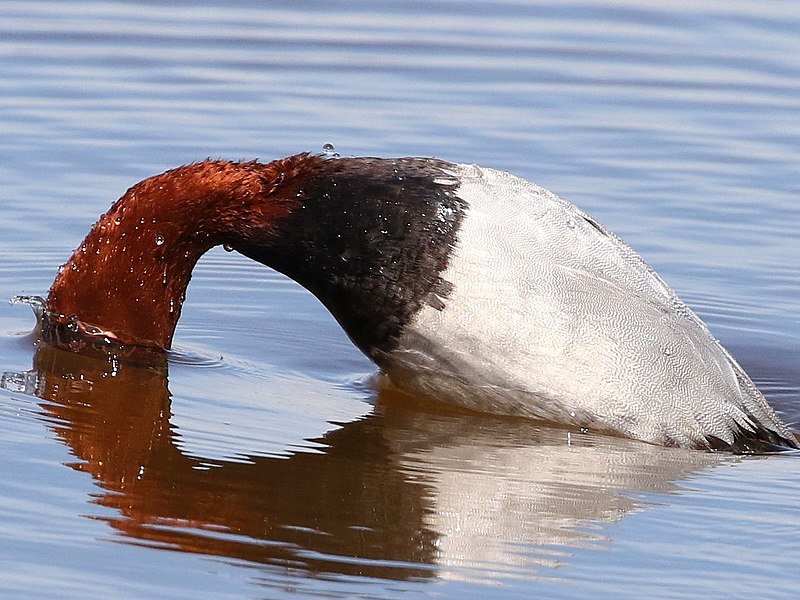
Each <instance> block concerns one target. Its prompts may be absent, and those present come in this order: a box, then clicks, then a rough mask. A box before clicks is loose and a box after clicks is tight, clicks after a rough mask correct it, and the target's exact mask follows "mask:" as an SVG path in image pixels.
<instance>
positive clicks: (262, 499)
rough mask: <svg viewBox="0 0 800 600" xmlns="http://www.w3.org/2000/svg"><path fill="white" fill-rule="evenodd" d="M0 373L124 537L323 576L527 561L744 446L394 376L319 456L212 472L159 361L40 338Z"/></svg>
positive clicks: (592, 531) (466, 572)
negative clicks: (31, 405) (463, 401)
mask: <svg viewBox="0 0 800 600" xmlns="http://www.w3.org/2000/svg"><path fill="white" fill-rule="evenodd" d="M112 375H113V376H112ZM4 380H6V381H17V382H27V383H28V388H27V389H28V390H29V391H32V392H34V393H35V394H36V395H37V396H38V397H40V398H41V399H42V400H43V402H42V403H41V407H42V409H43V414H44V416H45V418H46V422H47V423H48V425H49V426H50V427H52V428H53V430H54V431H55V432H56V434H57V435H58V437H59V439H61V440H62V441H63V442H64V443H65V444H66V445H67V446H68V447H69V448H70V449H71V451H72V453H74V455H75V456H76V457H77V461H76V462H75V463H74V464H72V465H71V466H72V467H73V468H75V469H78V470H80V471H83V472H87V473H89V474H91V476H92V477H93V478H94V479H95V480H96V482H97V484H98V485H99V486H100V487H101V488H102V490H103V491H102V493H100V494H99V495H98V496H97V497H96V500H95V501H96V502H97V503H99V504H101V505H103V506H106V507H109V508H111V509H113V510H114V514H113V515H112V516H103V517H102V518H104V519H107V520H108V522H109V524H110V525H111V526H112V527H114V528H115V529H116V530H117V531H119V532H120V533H121V534H122V535H123V536H125V537H128V538H131V539H132V540H133V541H135V542H136V543H140V542H143V543H145V544H147V545H152V546H155V547H159V548H169V549H173V550H177V551H183V552H193V553H201V554H207V555H216V556H224V557H230V558H237V559H244V560H247V561H250V562H253V563H260V564H271V565H281V566H284V567H292V568H303V569H308V570H310V571H314V572H323V573H343V574H351V575H356V574H358V575H365V576H370V577H382V578H407V577H414V578H427V577H433V576H437V577H438V576H447V577H481V578H490V579H492V578H494V576H493V575H492V570H493V569H498V570H499V572H498V574H497V577H503V576H506V575H507V574H508V572H509V570H511V571H513V570H515V569H523V570H524V572H526V573H528V574H530V571H531V568H534V569H535V568H536V567H537V565H538V566H540V567H541V566H547V565H549V564H551V562H552V558H553V556H554V552H557V548H563V549H569V548H572V547H577V546H583V545H585V544H586V543H587V542H589V541H597V539H598V533H597V529H596V528H587V527H585V524H586V521H595V522H601V523H602V522H614V521H617V520H619V519H620V518H621V517H623V516H624V515H625V514H627V513H628V512H630V511H631V510H634V509H635V508H637V502H636V501H635V500H633V499H632V498H631V497H630V495H628V493H627V492H629V491H633V492H640V491H647V492H665V491H669V490H672V489H674V486H673V484H672V481H674V480H676V479H680V478H683V477H686V476H687V475H689V474H690V473H693V472H696V471H697V470H699V469H702V468H704V467H706V466H710V465H714V464H718V463H719V462H720V461H721V460H723V461H727V460H731V457H725V456H723V455H714V454H709V453H701V452H691V451H686V450H679V449H676V450H665V449H661V448H658V447H655V446H650V445H646V444H637V443H634V442H630V441H628V440H622V439H614V438H603V437H595V436H591V435H578V436H572V438H571V439H570V437H569V436H568V434H567V432H564V431H563V430H558V429H548V428H542V427H539V426H537V425H535V424H533V423H531V422H529V421H526V420H524V419H520V420H510V419H493V418H491V417H484V416H480V415H470V414H446V415H441V414H432V413H426V414H423V413H421V412H420V411H418V410H409V409H407V408H405V407H404V406H403V404H404V403H403V402H402V401H401V400H400V401H398V399H396V398H393V396H392V394H393V392H392V391H391V390H381V392H380V396H381V398H380V400H379V403H378V404H379V407H378V409H377V410H376V412H375V413H374V414H372V415H371V416H369V417H367V418H365V419H362V420H358V421H355V422H352V423H347V424H345V425H344V426H342V427H341V428H339V429H336V430H334V431H332V432H329V433H327V434H326V435H325V436H324V437H323V438H321V439H319V440H317V441H318V442H319V446H318V450H317V451H315V452H313V453H304V452H300V453H294V454H291V455H290V456H288V458H287V457H285V456H284V457H280V458H272V457H267V456H257V455H256V456H248V457H247V458H246V460H245V461H242V460H241V459H240V460H238V461H236V462H228V461H218V462H217V464H216V466H214V467H213V468H210V469H209V468H204V466H205V465H206V463H205V461H204V460H202V459H197V458H192V457H190V456H187V455H185V454H183V453H181V451H180V450H179V448H178V446H177V445H176V444H177V443H178V442H179V438H180V435H181V432H180V431H177V430H176V429H175V427H174V426H173V425H171V423H170V415H171V406H170V400H169V391H168V389H167V377H166V370H165V368H163V366H162V368H158V369H154V368H149V369H141V368H133V367H129V366H127V365H124V364H123V365H116V364H113V363H109V362H107V361H104V360H98V359H93V358H88V357H84V356H80V355H77V354H73V353H69V352H64V351H62V350H59V349H55V348H53V347H50V346H45V345H40V346H39V347H38V348H37V350H36V356H35V359H34V369H33V371H32V372H31V373H29V374H27V376H20V375H15V374H6V377H4ZM269 393H270V388H267V389H265V394H269ZM105 514H106V515H107V514H108V513H105ZM520 545H525V546H527V547H528V548H529V551H528V552H525V553H522V552H520V550H519V548H520ZM473 568H476V570H474V571H473Z"/></svg>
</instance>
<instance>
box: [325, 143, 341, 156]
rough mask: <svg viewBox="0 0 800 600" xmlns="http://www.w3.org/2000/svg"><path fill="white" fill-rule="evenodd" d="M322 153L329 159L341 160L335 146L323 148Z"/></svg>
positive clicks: (328, 145) (327, 145) (330, 145)
mask: <svg viewBox="0 0 800 600" xmlns="http://www.w3.org/2000/svg"><path fill="white" fill-rule="evenodd" d="M322 153H323V154H324V155H325V156H327V157H328V158H339V153H338V152H337V151H336V148H334V147H333V144H325V145H324V146H322Z"/></svg>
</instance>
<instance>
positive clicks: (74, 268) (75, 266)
mask: <svg viewBox="0 0 800 600" xmlns="http://www.w3.org/2000/svg"><path fill="white" fill-rule="evenodd" d="M72 270H73V271H78V270H79V267H78V265H76V264H75V263H72Z"/></svg>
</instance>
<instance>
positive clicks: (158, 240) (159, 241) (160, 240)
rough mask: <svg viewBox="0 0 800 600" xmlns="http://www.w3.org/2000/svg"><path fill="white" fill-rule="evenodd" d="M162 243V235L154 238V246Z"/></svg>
mask: <svg viewBox="0 0 800 600" xmlns="http://www.w3.org/2000/svg"><path fill="white" fill-rule="evenodd" d="M163 243H164V236H163V235H157V236H156V246H160V245H162V244H163Z"/></svg>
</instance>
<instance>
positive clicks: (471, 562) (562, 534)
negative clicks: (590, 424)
mask: <svg viewBox="0 0 800 600" xmlns="http://www.w3.org/2000/svg"><path fill="white" fill-rule="evenodd" d="M448 419H452V417H448ZM457 422H458V427H454V426H452V424H449V423H448V424H446V425H444V424H443V423H442V422H441V420H437V417H435V416H433V417H431V416H428V417H420V418H418V419H416V420H415V427H409V426H406V427H405V428H403V429H402V430H399V431H396V430H395V429H394V428H392V427H387V436H389V438H390V439H391V440H392V449H393V450H394V452H395V453H396V454H397V456H398V457H399V458H398V461H399V463H400V464H401V465H402V467H403V468H404V469H405V470H406V471H407V472H409V473H413V474H414V475H415V477H416V478H417V479H418V480H419V481H420V482H421V483H422V484H424V485H425V486H426V489H428V490H429V491H428V494H427V497H428V498H429V499H430V505H429V506H427V507H426V511H425V524H426V526H427V527H429V528H430V529H431V530H432V531H434V532H435V533H436V534H437V538H436V555H435V560H436V563H437V564H438V565H439V566H440V567H441V571H439V573H438V576H439V577H442V578H448V579H468V580H481V581H487V582H493V581H499V580H502V579H507V578H508V577H509V575H512V576H513V574H514V573H519V574H520V575H522V576H524V577H530V576H531V570H532V569H534V570H536V568H537V567H540V568H543V569H546V568H547V567H552V566H557V565H559V564H562V563H564V562H569V558H568V557H569V555H570V554H571V553H572V552H573V551H574V549H575V548H579V547H587V546H591V547H597V546H602V545H603V544H604V540H605V535H604V525H605V524H608V523H615V522H617V521H619V520H621V519H622V518H623V517H625V516H626V515H627V514H629V513H631V512H634V511H637V510H641V508H642V503H641V502H640V501H639V500H636V499H635V497H636V496H640V495H641V494H643V493H659V494H661V493H667V492H670V491H673V490H675V489H677V488H678V486H679V485H680V484H679V483H678V484H676V483H675V482H676V481H678V482H679V481H680V480H681V479H683V478H685V477H687V476H689V475H693V474H696V473H698V472H700V471H702V470H703V469H705V468H707V467H713V466H715V465H719V464H725V463H728V462H730V461H738V459H737V458H733V457H731V456H730V455H726V454H716V453H709V452H694V451H691V450H683V449H665V448H659V447H656V446H650V445H646V444H638V443H636V442H632V441H628V440H621V439H613V438H604V437H602V436H594V435H591V434H588V435H576V436H572V443H570V442H569V440H570V434H569V433H567V432H564V431H559V430H556V429H550V428H546V427H537V426H536V425H532V424H528V423H524V422H521V421H520V420H517V421H507V420H492V419H482V418H460V419H459V420H458V421H457ZM455 431H458V432H459V433H458V434H457V435H453V434H452V432H455ZM392 436H394V437H392ZM410 436H416V438H415V439H413V438H411V437H410ZM431 440H433V441H431ZM723 461H724V462H723ZM541 575H542V576H555V577H558V576H559V573H558V572H557V571H547V570H543V571H541Z"/></svg>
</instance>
